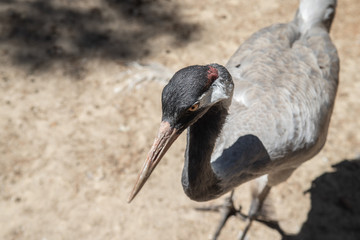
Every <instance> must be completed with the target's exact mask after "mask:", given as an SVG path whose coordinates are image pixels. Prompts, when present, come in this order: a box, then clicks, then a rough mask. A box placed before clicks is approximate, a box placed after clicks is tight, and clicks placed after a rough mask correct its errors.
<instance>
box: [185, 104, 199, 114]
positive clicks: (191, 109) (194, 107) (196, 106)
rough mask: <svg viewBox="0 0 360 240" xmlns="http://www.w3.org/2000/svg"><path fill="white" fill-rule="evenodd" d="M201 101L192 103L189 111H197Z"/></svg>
mask: <svg viewBox="0 0 360 240" xmlns="http://www.w3.org/2000/svg"><path fill="white" fill-rule="evenodd" d="M199 105H200V104H199V103H195V104H194V105H192V106H191V107H189V109H188V110H189V111H191V112H194V111H196V110H198V109H199Z"/></svg>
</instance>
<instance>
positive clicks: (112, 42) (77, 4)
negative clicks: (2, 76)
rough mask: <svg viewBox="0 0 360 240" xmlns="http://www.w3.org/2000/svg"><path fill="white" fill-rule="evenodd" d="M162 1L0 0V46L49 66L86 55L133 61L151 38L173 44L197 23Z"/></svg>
mask: <svg viewBox="0 0 360 240" xmlns="http://www.w3.org/2000/svg"><path fill="white" fill-rule="evenodd" d="M178 11H179V6H177V5H176V3H173V2H171V1H159V0H93V1H89V2H87V1H56V0H33V1H21V0H18V1H16V0H14V1H9V0H0V28H1V32H0V48H1V50H2V55H3V56H6V57H7V58H8V59H9V60H10V61H11V63H12V64H16V65H17V66H20V67H26V68H30V69H33V70H34V69H35V70H38V69H40V70H47V69H49V67H51V66H52V65H53V64H54V63H59V62H64V61H67V62H71V64H73V63H76V61H78V60H79V59H83V58H104V59H111V60H121V61H131V60H135V59H138V58H141V57H144V56H147V55H149V54H152V49H151V47H150V46H149V44H148V43H149V40H151V39H153V38H156V37H159V36H161V35H169V36H170V37H171V38H172V39H173V41H174V45H175V46H181V45H184V44H186V43H187V42H189V41H191V40H192V39H193V36H194V33H196V32H197V30H198V29H199V26H198V25H196V24H191V23H186V22H184V21H183V20H182V19H180V18H179V15H178V14H177V12H178Z"/></svg>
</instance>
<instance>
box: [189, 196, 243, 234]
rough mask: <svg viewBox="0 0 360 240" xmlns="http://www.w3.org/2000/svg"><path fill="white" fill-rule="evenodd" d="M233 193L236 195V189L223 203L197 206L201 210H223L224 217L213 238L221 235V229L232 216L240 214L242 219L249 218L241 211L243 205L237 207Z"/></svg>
mask: <svg viewBox="0 0 360 240" xmlns="http://www.w3.org/2000/svg"><path fill="white" fill-rule="evenodd" d="M233 195H234V190H233V191H231V194H230V196H229V197H227V198H226V199H225V202H224V203H223V204H222V205H216V206H210V207H202V208H196V210H199V211H216V212H219V211H221V212H222V218H221V220H220V222H219V224H218V226H217V228H216V231H215V233H214V235H213V237H212V239H213V240H216V239H217V238H218V237H219V235H220V232H221V230H222V229H223V228H224V226H225V224H226V222H227V220H228V219H229V218H230V217H231V216H238V217H240V218H241V219H242V220H245V219H246V218H247V216H246V215H245V214H243V213H241V206H240V207H239V209H236V208H235V206H234V201H233Z"/></svg>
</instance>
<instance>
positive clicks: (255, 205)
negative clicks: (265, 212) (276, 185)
mask: <svg viewBox="0 0 360 240" xmlns="http://www.w3.org/2000/svg"><path fill="white" fill-rule="evenodd" d="M270 189H271V187H270V186H268V185H266V186H265V187H264V189H263V190H262V191H261V193H260V194H259V195H258V196H257V197H256V198H254V199H253V201H252V202H251V206H250V210H249V215H248V218H247V219H246V221H247V225H246V227H245V229H244V231H243V232H242V233H241V234H240V236H239V240H244V239H245V237H246V234H247V232H248V231H249V229H250V227H251V224H252V222H253V221H254V220H257V217H258V215H259V213H260V212H261V208H262V206H263V204H264V201H265V199H266V197H267V196H268V194H269V192H270Z"/></svg>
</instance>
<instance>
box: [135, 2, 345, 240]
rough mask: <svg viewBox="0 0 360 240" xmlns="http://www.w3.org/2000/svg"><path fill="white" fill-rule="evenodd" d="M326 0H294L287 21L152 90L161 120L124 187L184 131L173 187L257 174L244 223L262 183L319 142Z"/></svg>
mask: <svg viewBox="0 0 360 240" xmlns="http://www.w3.org/2000/svg"><path fill="white" fill-rule="evenodd" d="M336 4H337V2H336V0H300V5H299V9H298V11H297V12H296V14H295V17H294V19H293V20H292V21H290V22H288V23H286V24H274V25H271V26H269V27H266V28H263V29H261V30H259V31H258V32H256V33H254V34H253V35H252V36H251V37H250V38H249V39H247V40H246V41H245V42H244V43H243V44H242V45H241V46H240V47H239V48H238V50H237V51H236V52H235V53H234V55H233V56H232V57H231V58H230V60H229V61H228V63H227V64H226V65H225V66H222V65H219V64H216V63H213V64H208V65H204V66H200V65H194V66H188V67H185V68H183V69H181V70H179V71H178V72H176V73H175V74H174V76H173V77H172V78H171V79H170V81H169V83H168V84H167V85H166V86H165V87H164V89H163V91H162V99H161V101H162V121H161V124H160V128H159V131H158V135H157V137H156V138H155V141H154V143H153V146H152V147H151V149H150V151H149V153H148V156H147V158H146V160H145V162H144V165H143V167H142V170H141V171H140V173H139V176H138V179H137V181H136V184H135V186H134V188H133V190H132V192H131V194H130V197H129V202H130V201H131V200H132V199H133V198H134V197H135V196H136V195H137V193H138V192H139V191H140V189H141V188H142V187H143V185H144V183H145V182H146V181H147V179H148V178H149V176H150V174H151V173H152V172H153V170H154V169H155V167H156V166H157V164H158V163H159V162H160V160H161V159H162V158H163V156H164V155H165V153H166V151H167V150H168V149H169V147H170V146H171V145H172V144H173V142H174V141H175V140H176V139H177V137H178V136H179V135H180V134H181V133H182V132H183V131H184V130H185V129H187V145H186V150H185V163H184V168H183V172H182V180H181V182H182V186H183V189H184V192H185V193H186V195H187V196H188V197H189V198H190V199H192V200H195V201H208V200H212V199H215V198H218V197H219V196H221V195H223V194H225V193H228V192H230V191H233V189H235V188H236V187H237V186H239V185H241V184H243V183H245V182H248V181H250V180H253V179H260V180H261V182H262V184H261V186H262V187H261V189H259V191H258V194H257V196H255V198H254V199H253V201H252V205H251V208H250V212H249V215H248V218H249V221H248V226H247V228H246V231H244V234H243V237H242V238H241V239H244V237H245V234H246V232H247V230H248V229H249V228H250V226H251V222H252V221H253V220H254V219H256V216H257V214H258V213H259V212H260V211H261V208H262V205H263V202H264V200H265V199H266V197H267V195H268V193H269V192H270V189H271V188H272V187H273V186H276V185H277V184H279V183H281V182H284V181H285V180H286V179H288V178H289V177H290V176H291V174H292V173H293V171H294V170H295V169H297V168H298V167H299V166H300V165H301V164H302V163H303V162H305V161H307V160H309V159H311V158H312V157H313V156H315V155H316V154H317V153H318V152H319V151H320V150H321V148H322V147H323V145H324V144H325V141H326V136H327V131H328V127H329V122H330V117H331V114H332V109H333V106H334V101H335V96H336V91H337V86H338V76H339V58H338V54H337V50H336V47H335V46H334V44H333V43H332V41H331V38H330V36H329V32H330V27H331V24H332V21H333V18H334V16H335V10H336Z"/></svg>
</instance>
